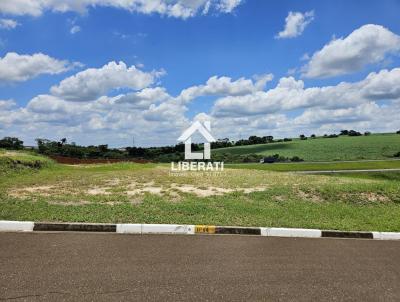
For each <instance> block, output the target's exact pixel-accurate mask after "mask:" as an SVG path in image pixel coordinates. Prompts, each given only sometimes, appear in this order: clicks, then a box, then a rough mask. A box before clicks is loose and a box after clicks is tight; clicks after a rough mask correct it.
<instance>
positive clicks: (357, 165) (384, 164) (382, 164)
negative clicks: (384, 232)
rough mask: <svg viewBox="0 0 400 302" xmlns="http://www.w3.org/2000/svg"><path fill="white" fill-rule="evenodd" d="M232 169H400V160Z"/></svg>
mask: <svg viewBox="0 0 400 302" xmlns="http://www.w3.org/2000/svg"><path fill="white" fill-rule="evenodd" d="M225 166H226V167H227V168H232V169H254V170H266V171H280V172H289V171H319V170H323V171H328V170H329V171H331V170H370V169H400V160H387V161H360V162H331V163H328V162H324V163H316V162H314V163H307V162H302V163H274V164H226V165H225Z"/></svg>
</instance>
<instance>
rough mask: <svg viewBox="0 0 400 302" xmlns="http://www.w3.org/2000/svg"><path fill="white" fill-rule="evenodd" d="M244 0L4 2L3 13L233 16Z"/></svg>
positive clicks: (0, 8) (176, 16) (2, 5)
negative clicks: (106, 10) (94, 10)
mask: <svg viewBox="0 0 400 302" xmlns="http://www.w3.org/2000/svg"><path fill="white" fill-rule="evenodd" d="M241 2H242V0H1V1H0V13H3V14H10V15H31V16H40V15H41V14H43V13H44V12H45V11H46V10H49V11H56V12H68V11H73V12H78V13H84V12H85V11H87V9H88V8H89V7H96V6H104V7H114V8H118V9H124V10H127V11H132V12H138V13H142V14H153V13H156V14H160V15H165V16H168V17H175V18H182V19H186V18H189V17H193V16H195V15H197V14H198V13H203V14H204V13H208V12H209V10H210V8H213V9H214V10H215V11H216V12H221V13H231V12H232V11H233V10H234V9H235V8H236V7H237V6H238V5H240V3H241Z"/></svg>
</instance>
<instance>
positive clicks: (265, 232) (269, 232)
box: [261, 228, 322, 238]
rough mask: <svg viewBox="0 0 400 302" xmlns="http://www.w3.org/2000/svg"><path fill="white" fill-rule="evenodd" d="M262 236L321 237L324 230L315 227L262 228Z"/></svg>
mask: <svg viewBox="0 0 400 302" xmlns="http://www.w3.org/2000/svg"><path fill="white" fill-rule="evenodd" d="M261 236H269V237H308V238H319V237H321V236H322V232H321V230H315V229H287V228H261Z"/></svg>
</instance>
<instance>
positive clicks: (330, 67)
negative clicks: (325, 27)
mask: <svg viewBox="0 0 400 302" xmlns="http://www.w3.org/2000/svg"><path fill="white" fill-rule="evenodd" d="M399 51H400V36H398V35H396V34H394V33H393V32H391V31H390V30H388V29H387V28H385V27H383V26H380V25H375V24H367V25H364V26H361V27H360V28H358V29H356V30H355V31H353V32H352V33H351V34H350V35H348V36H347V37H345V38H340V39H336V40H332V41H331V42H329V43H328V44H327V45H325V46H324V47H323V48H322V49H321V50H319V51H317V52H315V53H314V54H313V55H312V57H311V59H310V61H309V62H308V64H307V65H306V66H304V67H303V71H304V72H303V76H305V77H307V78H327V77H333V76H338V75H343V74H349V73H352V72H356V71H360V70H362V68H364V67H365V66H367V65H369V64H374V63H378V62H381V61H382V60H384V58H385V56H386V55H387V54H390V53H398V52H399Z"/></svg>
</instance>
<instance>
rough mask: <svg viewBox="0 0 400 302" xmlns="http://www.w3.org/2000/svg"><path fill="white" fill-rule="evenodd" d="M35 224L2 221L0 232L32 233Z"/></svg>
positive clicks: (0, 221) (0, 222)
mask: <svg viewBox="0 0 400 302" xmlns="http://www.w3.org/2000/svg"><path fill="white" fill-rule="evenodd" d="M34 224H35V223H34V222H31V221H4V220H0V232H32V231H33V226H34Z"/></svg>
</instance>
